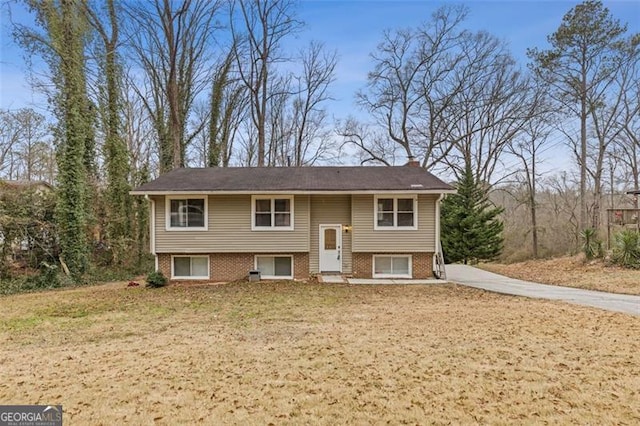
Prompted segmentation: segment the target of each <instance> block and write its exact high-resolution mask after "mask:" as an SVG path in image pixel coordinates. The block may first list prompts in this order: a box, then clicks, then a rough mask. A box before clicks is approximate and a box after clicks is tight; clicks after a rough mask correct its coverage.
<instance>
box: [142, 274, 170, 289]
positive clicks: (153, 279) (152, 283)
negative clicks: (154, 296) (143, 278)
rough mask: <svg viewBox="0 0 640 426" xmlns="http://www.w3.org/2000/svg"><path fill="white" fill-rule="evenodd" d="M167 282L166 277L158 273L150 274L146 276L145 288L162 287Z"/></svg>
mask: <svg viewBox="0 0 640 426" xmlns="http://www.w3.org/2000/svg"><path fill="white" fill-rule="evenodd" d="M167 282H168V280H167V277H165V276H164V275H163V274H162V272H160V271H155V272H151V273H150V274H149V275H147V287H153V288H158V287H164V286H165V285H167Z"/></svg>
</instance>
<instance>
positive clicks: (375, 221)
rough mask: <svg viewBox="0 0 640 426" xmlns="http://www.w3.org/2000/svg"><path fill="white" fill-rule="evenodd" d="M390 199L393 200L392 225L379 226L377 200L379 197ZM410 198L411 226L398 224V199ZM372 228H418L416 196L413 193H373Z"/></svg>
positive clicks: (381, 229) (401, 229)
mask: <svg viewBox="0 0 640 426" xmlns="http://www.w3.org/2000/svg"><path fill="white" fill-rule="evenodd" d="M381 198H382V199H389V198H390V199H392V200H393V226H379V225H378V200H379V199H381ZM400 198H401V199H412V200H413V226H398V199H400ZM373 229H374V230H376V231H385V230H386V231H392V230H400V231H406V230H411V231H415V230H417V229H418V196H417V195H416V194H413V195H375V196H374V197H373Z"/></svg>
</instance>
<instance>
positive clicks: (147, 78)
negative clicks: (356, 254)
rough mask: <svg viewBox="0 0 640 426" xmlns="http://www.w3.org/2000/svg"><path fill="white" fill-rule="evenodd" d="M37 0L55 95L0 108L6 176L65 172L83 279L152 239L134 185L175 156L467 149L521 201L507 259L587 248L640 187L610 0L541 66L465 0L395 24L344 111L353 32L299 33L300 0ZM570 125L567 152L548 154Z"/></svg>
mask: <svg viewBox="0 0 640 426" xmlns="http://www.w3.org/2000/svg"><path fill="white" fill-rule="evenodd" d="M24 4H26V5H27V6H28V7H29V9H30V10H31V12H32V13H33V15H34V17H35V20H34V22H35V25H33V26H24V25H15V27H14V34H15V38H16V40H17V41H18V42H19V43H20V45H21V46H22V47H23V48H24V52H25V55H26V56H27V58H31V59H32V60H34V61H35V60H37V61H40V62H42V61H43V62H44V63H46V65H47V71H46V72H45V73H41V72H40V73H34V74H33V75H34V78H33V81H32V83H33V85H34V87H35V88H37V89H38V90H40V91H42V92H43V93H45V94H46V97H47V99H48V101H49V111H50V115H47V116H45V115H42V114H40V113H38V112H36V111H34V110H32V109H28V108H25V109H19V110H4V111H0V176H1V177H2V178H4V179H7V180H27V181H34V180H42V181H46V182H49V183H51V184H53V185H54V187H55V207H54V209H55V215H54V217H55V220H54V222H55V227H56V232H57V233H58V235H59V240H58V241H57V242H56V244H58V245H59V247H58V248H57V249H56V250H55V254H56V256H59V257H60V259H62V261H63V262H64V264H65V265H66V267H68V269H69V270H70V273H71V274H72V275H73V276H74V277H76V279H80V277H82V276H83V274H85V273H86V271H87V268H88V267H89V265H90V264H91V263H92V262H95V258H96V254H95V252H96V250H95V247H96V245H99V246H101V247H102V246H104V247H107V248H108V252H109V256H108V262H107V263H109V264H113V265H121V264H124V263H127V262H130V261H131V258H132V257H131V256H130V253H131V252H132V251H135V252H136V253H138V254H139V256H137V257H136V258H138V259H140V258H141V257H140V256H141V254H140V253H142V252H143V251H144V247H145V246H146V244H147V238H148V236H147V232H148V231H147V226H148V225H147V220H148V219H147V216H146V215H147V214H148V212H147V205H146V201H144V200H143V199H140V198H138V199H134V198H132V197H131V196H129V195H128V192H129V191H130V190H131V189H132V188H133V187H135V186H137V185H139V184H141V183H143V182H145V181H147V180H149V179H151V178H153V177H155V176H158V175H159V174H161V173H164V172H167V171H170V170H171V169H173V168H176V167H184V166H190V167H205V166H207V167H227V166H289V165H290V166H311V165H323V164H372V165H373V164H377V165H402V164H404V163H406V161H407V159H408V158H412V157H413V158H416V159H418V160H419V161H420V163H421V165H422V166H423V167H425V168H426V169H427V170H429V171H432V172H433V173H435V174H436V175H438V176H441V177H443V178H444V179H445V180H448V181H450V182H456V181H457V180H458V178H459V177H460V176H461V173H462V172H463V171H464V170H466V169H469V170H471V171H472V173H473V178H474V179H475V181H476V182H477V183H479V184H481V185H483V186H484V187H485V188H486V189H487V190H489V191H491V199H492V200H493V201H494V202H495V203H496V204H497V205H499V206H502V207H504V208H505V210H504V213H503V214H502V217H503V220H504V222H505V231H504V235H505V249H504V252H503V257H504V258H505V259H508V260H519V259H524V258H528V257H539V256H551V255H558V254H565V253H571V252H575V251H576V250H578V248H579V235H580V232H581V231H582V230H584V229H586V228H595V229H603V226H604V225H603V220H604V217H605V216H604V209H606V208H611V207H614V206H615V207H633V206H634V204H633V203H634V200H633V199H632V198H631V197H630V196H625V195H623V194H624V192H625V191H626V190H631V189H637V188H638V187H639V183H640V182H639V181H638V180H639V177H638V176H639V167H640V164H639V157H640V75H639V66H638V64H639V58H640V53H639V52H640V51H639V45H640V35H639V34H631V33H630V32H629V31H628V30H627V26H626V25H625V24H624V23H622V22H620V20H619V19H618V18H617V17H614V16H612V15H611V13H610V12H609V11H608V10H607V9H606V8H605V7H604V6H603V5H602V3H601V2H598V1H586V2H584V3H581V4H579V5H577V6H575V7H574V8H572V9H570V10H568V11H567V14H566V15H565V16H564V18H562V21H561V23H560V25H559V26H558V29H557V30H556V31H555V32H554V33H552V34H549V37H548V41H549V47H548V48H547V49H539V48H536V47H535V46H531V48H530V49H529V50H528V52H527V57H528V58H529V63H528V64H527V65H526V66H523V65H522V64H519V63H518V62H517V61H516V60H515V59H514V56H513V53H512V52H510V50H509V47H508V45H507V43H506V42H505V41H504V40H501V39H499V38H497V37H496V36H494V35H492V34H490V33H488V32H483V31H472V30H469V29H468V28H467V27H466V26H465V19H466V17H467V13H468V11H467V9H466V8H465V7H464V6H456V5H450V6H444V7H442V8H440V9H438V10H437V11H436V12H434V13H433V15H432V16H431V17H426V19H425V22H424V24H422V25H420V26H417V27H414V28H398V29H391V30H388V31H386V32H384V34H382V35H381V37H380V43H379V45H378V47H377V49H376V50H375V51H373V52H371V58H372V68H371V69H370V72H369V74H368V79H367V81H368V82H367V84H366V85H365V86H364V87H362V88H361V90H360V91H358V92H357V93H356V94H355V99H356V101H357V104H358V105H359V107H360V109H361V110H360V111H359V113H358V114H354V115H353V116H348V117H335V116H333V115H332V109H331V107H332V100H333V98H332V91H331V88H332V83H333V82H334V80H335V71H336V65H337V63H338V60H339V58H338V56H337V54H336V52H333V51H329V50H328V49H327V48H326V47H325V46H324V45H323V43H322V41H314V42H311V43H309V45H308V46H306V47H305V48H303V49H302V50H300V51H290V50H288V49H286V48H285V47H286V45H287V43H286V42H287V40H290V39H291V38H293V37H296V36H297V35H298V34H300V33H301V32H302V31H304V24H303V22H301V21H300V20H299V19H298V18H297V15H296V7H297V5H296V2H294V1H293V0H264V1H263V0H260V1H259V0H243V1H242V0H237V1H232V0H229V1H226V0H219V1H208V0H184V1H182V2H174V1H170V0H152V1H145V2H134V1H115V0H100V1H98V0H95V1H93V0H26V1H24ZM563 145H564V146H567V147H569V148H570V152H571V153H572V157H571V158H567V159H566V164H567V168H566V169H565V170H558V171H556V172H549V171H544V172H543V170H546V169H545V168H544V167H543V165H542V164H541V161H542V158H544V157H545V156H546V155H548V154H549V153H550V152H554V150H555V149H557V148H558V147H560V146H563ZM5 204H6V203H5ZM4 217H5V222H7V223H8V222H10V219H6V218H7V217H9V216H8V214H7V213H6V212H5V213H4ZM2 226H5V227H6V226H8V225H6V224H5V225H2ZM50 252H51V253H52V254H53V253H54V251H51V250H50ZM134 257H135V256H134Z"/></svg>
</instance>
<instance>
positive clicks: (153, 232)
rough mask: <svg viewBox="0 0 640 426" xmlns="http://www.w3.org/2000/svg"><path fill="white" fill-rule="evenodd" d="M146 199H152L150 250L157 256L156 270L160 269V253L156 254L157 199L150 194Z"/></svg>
mask: <svg viewBox="0 0 640 426" xmlns="http://www.w3.org/2000/svg"><path fill="white" fill-rule="evenodd" d="M144 198H145V200H149V201H151V209H150V210H149V251H150V252H151V254H152V255H153V256H154V257H155V270H156V272H157V271H158V266H159V265H158V255H157V254H156V201H155V200H154V199H152V198H151V197H149V194H146V195H145V196H144Z"/></svg>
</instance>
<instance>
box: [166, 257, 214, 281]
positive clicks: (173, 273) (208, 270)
mask: <svg viewBox="0 0 640 426" xmlns="http://www.w3.org/2000/svg"><path fill="white" fill-rule="evenodd" d="M177 257H188V258H193V257H200V258H203V257H204V258H206V259H207V276H195V275H194V276H191V275H189V276H182V275H181V276H176V274H175V263H174V259H175V258H177ZM210 274H211V256H207V255H197V254H195V255H191V254H179V255H178V254H176V255H171V279H172V280H208V279H209V276H210Z"/></svg>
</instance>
